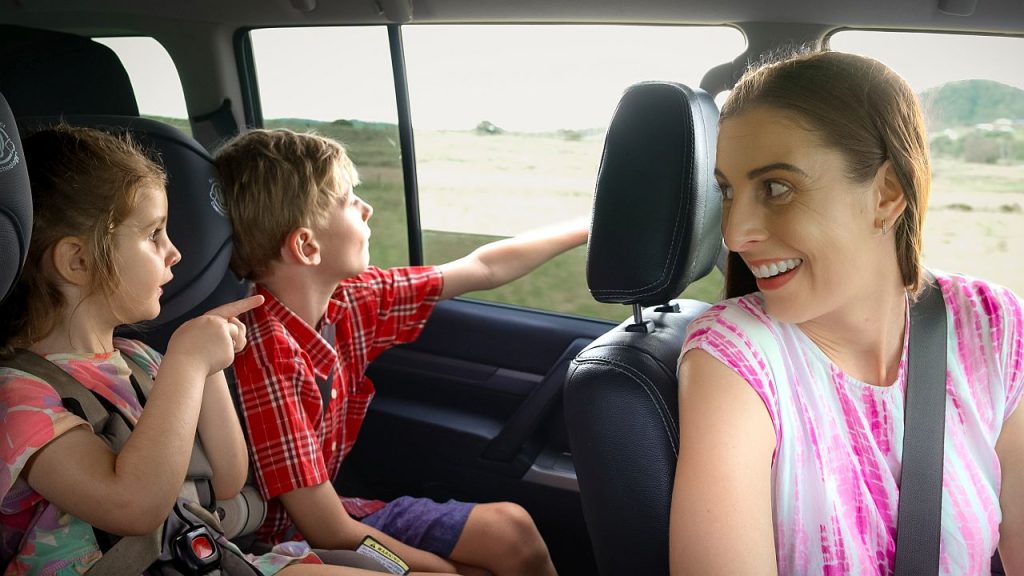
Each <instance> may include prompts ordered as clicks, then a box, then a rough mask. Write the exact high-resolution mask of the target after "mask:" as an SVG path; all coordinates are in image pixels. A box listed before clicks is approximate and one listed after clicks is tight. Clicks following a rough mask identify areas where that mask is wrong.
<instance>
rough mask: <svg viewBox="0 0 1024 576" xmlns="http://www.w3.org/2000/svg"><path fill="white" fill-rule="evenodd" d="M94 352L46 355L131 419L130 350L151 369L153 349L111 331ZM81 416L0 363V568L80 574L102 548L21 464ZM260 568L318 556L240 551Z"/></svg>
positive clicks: (266, 570) (304, 549) (294, 546)
mask: <svg viewBox="0 0 1024 576" xmlns="http://www.w3.org/2000/svg"><path fill="white" fill-rule="evenodd" d="M114 346H115V350H114V351H113V352H108V353H102V354H51V355H49V356H47V359H48V360H50V361H51V362H53V363H54V364H56V365H57V366H59V367H60V368H62V369H63V370H64V371H65V372H67V373H69V374H71V375H72V376H73V377H75V379H77V380H78V381H79V382H81V383H82V384H83V385H85V386H86V387H87V388H89V389H90V390H92V391H93V392H95V393H96V394H99V395H100V396H102V397H103V398H105V399H106V400H108V401H110V403H111V404H113V405H114V406H115V407H116V408H118V409H119V410H120V411H122V413H124V414H125V415H126V416H129V417H130V418H131V419H132V420H133V421H134V420H137V419H138V418H139V416H140V415H141V414H142V407H141V406H140V405H139V402H138V400H137V398H136V397H135V392H134V390H133V388H132V386H131V383H130V380H129V375H130V374H131V371H130V370H129V368H128V365H127V364H125V361H124V358H123V356H122V355H126V356H128V357H130V358H131V359H132V360H134V361H135V362H137V363H138V364H139V365H140V366H142V367H143V368H144V369H145V370H146V372H148V373H149V374H150V375H151V376H155V375H156V371H157V368H158V366H159V364H160V359H161V357H160V354H159V353H157V352H156V351H154V350H153V349H152V348H149V347H148V346H146V345H145V344H142V343H141V342H137V341H133V340H125V339H120V338H115V339H114ZM80 426H84V427H88V426H89V424H88V423H87V422H86V421H84V420H82V419H81V418H79V417H78V416H75V415H74V414H72V413H71V412H69V411H67V410H65V409H64V406H63V404H62V403H61V399H60V396H58V395H57V393H56V392H55V391H54V390H53V388H51V387H50V386H49V385H48V384H47V383H46V382H44V381H42V380H40V379H38V378H36V377H35V376H32V375H30V374H27V373H25V372H21V371H19V370H14V369H12V368H0V437H2V442H0V460H2V464H3V465H2V466H0V495H2V500H0V566H5V567H6V568H5V571H4V574H5V575H8V574H82V573H84V572H85V571H86V570H88V569H89V567H90V566H91V565H92V564H93V563H95V562H96V561H97V560H99V558H100V557H101V556H102V552H101V551H100V548H99V546H98V545H97V543H96V537H95V534H94V532H93V528H92V526H90V525H89V524H87V523H86V522H84V521H82V520H80V519H78V518H76V517H74V516H72V515H71V514H68V513H67V512H64V511H63V510H61V509H59V508H58V507H57V506H55V505H53V504H51V503H50V502H47V501H46V500H45V499H43V497H42V496H40V495H39V494H38V493H36V492H35V491H34V490H32V488H31V487H29V485H28V483H27V482H26V481H25V479H24V478H22V477H21V472H22V470H23V469H24V467H25V464H26V463H27V462H28V460H29V459H30V458H31V457H32V455H33V454H35V453H36V451H38V450H39V449H40V448H42V447H44V446H46V445H47V444H48V443H50V442H51V441H53V440H54V439H56V438H57V437H59V436H60V435H61V434H64V433H66V432H67V431H69V430H72V429H74V428H77V427H80ZM248 559H249V560H250V561H251V562H252V563H253V564H254V565H255V566H256V567H257V568H258V569H259V570H260V571H261V572H262V573H263V574H274V573H276V572H277V571H279V570H280V569H281V568H283V567H285V566H287V565H289V564H293V563H296V562H298V563H311V564H320V563H321V562H320V560H319V558H317V557H316V555H315V554H313V553H312V552H311V551H310V549H309V547H308V546H307V545H306V544H305V543H303V542H290V543H287V544H283V545H281V546H278V547H276V548H275V549H274V551H273V552H272V553H270V554H265V555H263V556H248Z"/></svg>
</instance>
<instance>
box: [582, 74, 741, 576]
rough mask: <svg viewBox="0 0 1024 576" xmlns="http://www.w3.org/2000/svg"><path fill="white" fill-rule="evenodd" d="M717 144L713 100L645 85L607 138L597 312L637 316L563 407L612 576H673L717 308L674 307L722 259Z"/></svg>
mask: <svg viewBox="0 0 1024 576" xmlns="http://www.w3.org/2000/svg"><path fill="white" fill-rule="evenodd" d="M717 133H718V109H717V107H716V106H715V104H714V101H713V100H712V99H711V97H710V96H709V95H708V94H707V93H705V92H703V91H701V90H694V89H690V88H688V87H686V86H683V85H681V84H675V83H669V82H645V83H641V84H636V85H634V86H631V87H630V88H629V89H627V90H626V92H625V93H624V94H623V96H622V99H621V100H620V102H619V105H618V108H617V109H616V111H615V115H614V118H613V119H612V123H611V125H610V126H609V128H608V134H607V136H606V139H605V148H604V153H603V156H602V159H601V168H600V172H599V174H598V181H597V191H596V194H595V198H594V214H593V222H592V225H591V233H590V242H589V247H588V253H587V283H588V285H589V287H590V291H591V294H592V295H593V296H594V298H595V299H596V300H598V301H600V302H606V303H619V304H627V305H631V306H632V307H633V310H634V314H633V317H632V318H630V319H628V320H626V321H625V322H623V323H622V324H620V325H619V326H617V327H616V328H614V329H612V330H611V331H610V332H608V333H606V334H605V335H603V336H601V337H600V338H598V339H597V340H595V341H594V342H593V343H591V344H590V345H589V346H587V347H586V348H585V349H584V350H583V351H582V352H580V353H579V355H577V356H576V358H575V360H574V361H573V362H572V365H571V366H570V368H569V373H568V376H567V379H566V384H565V395H564V403H565V419H566V426H567V428H568V432H569V440H570V444H571V446H572V455H573V460H574V462H575V465H576V474H577V477H578V480H579V487H580V497H581V499H582V501H583V513H584V518H585V520H586V524H587V529H588V531H589V532H590V537H591V540H592V542H593V544H594V552H595V555H596V558H597V563H598V568H599V570H600V572H601V574H604V575H606V576H607V575H613V574H626V575H632V574H645V575H652V576H654V575H658V574H668V526H669V506H670V502H671V499H672V480H673V476H674V473H675V465H676V459H677V456H678V442H679V428H678V407H677V400H676V389H677V380H676V364H677V360H678V358H679V352H680V350H681V348H682V344H683V338H684V337H685V335H686V327H687V325H688V324H689V322H690V321H691V320H692V319H693V318H695V317H696V316H697V315H698V314H700V313H701V312H703V311H704V310H705V309H707V308H708V306H709V305H708V304H706V303H704V302H698V301H695V300H672V299H673V298H675V297H676V296H678V295H679V294H680V293H681V292H682V291H683V289H685V288H686V286H687V285H688V284H690V283H691V282H693V281H695V280H697V279H699V278H702V277H703V276H705V275H707V274H708V273H709V272H710V271H711V268H712V267H713V266H714V264H715V261H716V259H717V256H718V253H719V250H720V248H721V242H722V240H721V229H720V226H721V224H720V222H721V199H720V195H719V193H718V192H717V190H716V187H715V185H714V182H715V181H714V175H713V171H714V167H715V145H716V139H717ZM645 307H646V309H645Z"/></svg>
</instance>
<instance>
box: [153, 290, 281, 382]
mask: <svg viewBox="0 0 1024 576" xmlns="http://www.w3.org/2000/svg"><path fill="white" fill-rule="evenodd" d="M261 304H263V296H249V297H248V298H243V299H241V300H236V301H234V302H229V303H227V304H224V305H222V306H218V307H216V308H214V309H212V310H210V311H209V312H207V313H206V314H203V315H202V316H200V317H198V318H193V319H192V320H189V321H188V322H185V323H184V324H182V325H181V326H179V327H178V329H177V330H175V331H174V334H173V335H172V336H171V340H170V342H169V343H168V344H167V355H168V356H170V355H172V354H174V355H178V354H182V355H187V357H188V358H189V359H190V360H191V361H193V362H197V363H199V364H201V365H202V366H204V367H205V368H206V375H207V376H209V375H211V374H214V373H215V372H218V371H220V370H223V369H224V368H227V367H228V366H229V365H231V362H232V361H234V359H235V354H236V353H238V352H240V351H241V350H242V348H245V325H244V324H242V322H241V321H240V320H239V319H238V318H237V316H238V315H239V314H242V313H244V312H246V311H248V310H252V309H253V308H255V307H257V306H259V305H261Z"/></svg>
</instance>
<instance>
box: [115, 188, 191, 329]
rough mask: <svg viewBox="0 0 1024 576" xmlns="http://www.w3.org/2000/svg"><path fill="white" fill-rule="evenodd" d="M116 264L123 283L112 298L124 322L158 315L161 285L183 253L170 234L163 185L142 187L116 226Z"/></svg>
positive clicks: (138, 320)
mask: <svg viewBox="0 0 1024 576" xmlns="http://www.w3.org/2000/svg"><path fill="white" fill-rule="evenodd" d="M113 234H114V266H115V267H116V268H117V272H118V275H119V277H120V285H119V286H118V288H117V289H116V290H115V293H114V296H113V297H112V298H111V303H112V306H113V308H114V309H113V313H114V315H115V317H116V318H118V320H119V321H121V322H123V323H131V322H141V321H143V320H151V319H153V318H156V316H157V314H159V313H160V296H161V295H162V294H163V289H162V288H161V287H162V286H163V285H164V284H166V283H168V282H170V281H171V278H172V277H173V275H172V274H171V266H174V265H175V264H177V263H178V261H179V260H181V253H180V252H178V249H177V248H175V247H174V244H171V240H170V238H168V237H167V193H166V192H165V191H164V189H163V187H159V186H157V187H148V188H143V189H142V190H140V191H139V198H138V203H137V205H136V207H135V209H134V210H133V211H132V212H131V214H130V215H129V216H128V218H127V219H125V221H124V222H122V223H121V224H119V225H118V226H117V228H115V229H114V232H113Z"/></svg>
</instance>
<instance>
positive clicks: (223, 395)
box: [198, 371, 249, 500]
mask: <svg viewBox="0 0 1024 576" xmlns="http://www.w3.org/2000/svg"><path fill="white" fill-rule="evenodd" d="M198 431H199V438H200V440H202V442H203V451H204V452H205V453H206V457H207V458H208V459H209V460H210V466H211V467H212V468H213V479H212V480H213V491H214V493H215V494H216V496H217V499H218V500H226V499H228V498H233V497H234V496H235V494H238V492H239V491H240V490H241V489H242V486H244V485H245V477H246V475H247V474H248V471H249V455H248V452H247V451H246V447H245V438H244V437H243V435H242V426H241V425H240V424H239V423H238V415H237V414H236V413H235V405H234V403H233V402H232V401H231V394H230V393H229V392H228V386H227V381H226V380H225V378H224V372H223V371H221V372H217V373H216V374H214V375H212V376H210V377H209V378H207V379H206V387H205V388H204V390H203V407H202V409H201V410H200V412H199V425H198Z"/></svg>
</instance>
